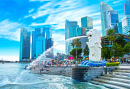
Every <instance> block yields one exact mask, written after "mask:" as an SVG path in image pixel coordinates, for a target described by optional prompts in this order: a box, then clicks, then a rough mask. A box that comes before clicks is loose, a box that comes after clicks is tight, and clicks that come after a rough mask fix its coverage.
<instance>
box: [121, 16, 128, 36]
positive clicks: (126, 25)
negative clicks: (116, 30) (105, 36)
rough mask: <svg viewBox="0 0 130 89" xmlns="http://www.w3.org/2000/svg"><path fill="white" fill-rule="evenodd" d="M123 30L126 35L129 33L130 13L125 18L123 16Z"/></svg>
mask: <svg viewBox="0 0 130 89" xmlns="http://www.w3.org/2000/svg"><path fill="white" fill-rule="evenodd" d="M122 31H123V34H124V35H129V31H130V15H126V16H125V17H124V18H122Z"/></svg>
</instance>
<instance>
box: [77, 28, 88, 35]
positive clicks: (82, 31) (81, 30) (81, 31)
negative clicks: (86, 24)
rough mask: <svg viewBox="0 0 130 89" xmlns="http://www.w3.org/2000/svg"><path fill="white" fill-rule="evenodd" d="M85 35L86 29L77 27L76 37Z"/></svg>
mask: <svg viewBox="0 0 130 89" xmlns="http://www.w3.org/2000/svg"><path fill="white" fill-rule="evenodd" d="M81 35H86V28H82V27H78V28H77V36H81Z"/></svg>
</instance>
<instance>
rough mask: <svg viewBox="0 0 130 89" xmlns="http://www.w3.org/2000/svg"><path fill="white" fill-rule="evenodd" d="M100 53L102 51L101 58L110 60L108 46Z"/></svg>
mask: <svg viewBox="0 0 130 89" xmlns="http://www.w3.org/2000/svg"><path fill="white" fill-rule="evenodd" d="M101 51H102V58H105V59H110V58H111V57H112V55H111V50H110V48H109V47H108V46H104V47H103V48H102V50H101Z"/></svg>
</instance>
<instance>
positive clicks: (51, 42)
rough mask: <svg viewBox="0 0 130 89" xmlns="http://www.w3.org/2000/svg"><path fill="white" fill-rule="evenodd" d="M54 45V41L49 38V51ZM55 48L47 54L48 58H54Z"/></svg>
mask: <svg viewBox="0 0 130 89" xmlns="http://www.w3.org/2000/svg"><path fill="white" fill-rule="evenodd" d="M53 45H54V40H53V39H52V38H49V39H48V40H47V49H49V48H51V47H52V46H53ZM53 57H54V55H53V48H51V49H49V52H48V53H46V58H53Z"/></svg>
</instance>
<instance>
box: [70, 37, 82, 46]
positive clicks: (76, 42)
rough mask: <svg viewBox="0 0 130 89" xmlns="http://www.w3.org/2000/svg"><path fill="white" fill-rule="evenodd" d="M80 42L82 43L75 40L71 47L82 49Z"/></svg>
mask: <svg viewBox="0 0 130 89" xmlns="http://www.w3.org/2000/svg"><path fill="white" fill-rule="evenodd" d="M79 41H80V39H75V40H73V41H72V43H71V46H72V47H73V48H74V46H76V47H78V48H80V47H81V44H82V43H81V42H79Z"/></svg>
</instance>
